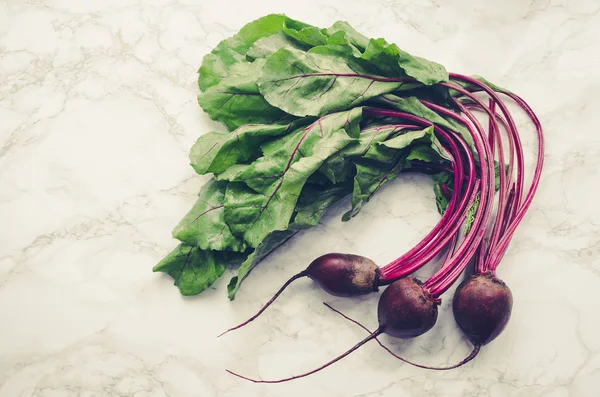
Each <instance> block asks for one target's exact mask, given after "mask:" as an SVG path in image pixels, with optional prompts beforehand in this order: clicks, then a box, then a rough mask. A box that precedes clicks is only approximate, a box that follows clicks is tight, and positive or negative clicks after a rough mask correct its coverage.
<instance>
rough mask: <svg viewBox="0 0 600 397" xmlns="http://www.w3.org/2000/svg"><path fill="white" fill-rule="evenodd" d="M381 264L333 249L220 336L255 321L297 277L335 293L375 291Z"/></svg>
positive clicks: (357, 293) (355, 293)
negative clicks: (307, 279) (253, 313)
mask: <svg viewBox="0 0 600 397" xmlns="http://www.w3.org/2000/svg"><path fill="white" fill-rule="evenodd" d="M379 275H380V272H379V267H378V266H377V265H376V264H375V262H373V261H372V260H370V259H369V258H365V257H364V256H360V255H352V254H339V253H331V254H326V255H322V256H320V257H318V258H317V259H315V260H314V261H312V263H311V264H310V265H309V266H308V267H307V268H306V269H305V270H303V271H301V272H300V273H298V274H296V275H294V276H292V277H291V278H290V279H289V280H287V281H286V282H285V283H284V284H283V286H282V287H281V288H280V289H279V291H277V292H276V293H275V295H273V297H272V298H271V299H270V300H269V301H268V302H267V303H265V304H264V306H263V307H262V308H261V309H260V310H259V311H258V312H257V313H256V314H255V315H253V316H252V317H250V318H249V319H248V320H246V321H244V322H243V323H241V324H238V325H236V326H235V327H232V328H229V329H228V330H226V331H225V332H223V333H222V334H221V335H219V336H223V335H225V334H226V333H228V332H230V331H233V330H236V329H239V328H241V327H243V326H245V325H247V324H248V323H250V322H252V321H254V320H255V319H256V318H257V317H258V316H260V315H261V314H262V312H264V311H265V310H266V309H267V307H269V306H270V305H271V304H272V303H273V302H275V299H277V297H279V295H281V293H282V292H283V291H284V290H285V289H286V288H287V287H288V286H289V285H290V284H291V283H293V282H294V281H295V280H297V279H299V278H303V277H309V278H310V279H312V280H313V281H315V282H316V283H317V284H319V285H320V286H321V288H323V289H324V290H325V291H327V292H329V293H330V294H332V295H336V296H357V295H363V294H368V293H370V292H376V291H377V290H378V286H379Z"/></svg>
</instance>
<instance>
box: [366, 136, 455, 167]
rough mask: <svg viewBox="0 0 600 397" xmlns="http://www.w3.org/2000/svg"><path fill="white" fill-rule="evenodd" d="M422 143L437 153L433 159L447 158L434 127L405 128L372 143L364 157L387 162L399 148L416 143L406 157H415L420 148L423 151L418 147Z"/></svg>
mask: <svg viewBox="0 0 600 397" xmlns="http://www.w3.org/2000/svg"><path fill="white" fill-rule="evenodd" d="M421 144H426V145H427V147H429V148H430V149H431V151H432V153H435V156H436V157H435V158H432V159H431V161H436V162H441V161H443V160H444V159H445V158H446V153H445V152H444V149H443V148H442V145H441V143H440V142H439V141H438V139H437V138H436V136H435V134H434V132H433V127H427V128H425V129H422V130H404V131H401V133H400V134H398V135H397V136H395V137H393V138H391V139H387V140H385V141H382V142H375V143H373V144H371V146H370V147H369V149H368V150H367V152H366V153H365V155H364V156H363V157H364V158H366V159H371V160H377V161H380V162H383V163H387V162H389V161H392V159H393V158H394V156H395V155H396V153H397V152H398V150H401V149H406V148H407V147H409V146H411V145H415V147H412V148H411V150H410V151H408V152H406V153H405V158H406V159H407V160H408V157H409V156H411V157H413V158H414V157H415V156H417V155H418V151H419V150H420V151H421V152H422V151H423V150H422V149H418V147H417V145H418V146H422V145H421Z"/></svg>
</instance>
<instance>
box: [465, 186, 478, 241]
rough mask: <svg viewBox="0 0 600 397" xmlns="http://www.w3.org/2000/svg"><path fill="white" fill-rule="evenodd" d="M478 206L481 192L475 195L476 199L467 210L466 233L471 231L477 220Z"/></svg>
mask: <svg viewBox="0 0 600 397" xmlns="http://www.w3.org/2000/svg"><path fill="white" fill-rule="evenodd" d="M477 208H479V193H477V196H475V201H473V204H471V206H470V207H469V209H468V210H467V215H466V217H465V218H466V219H465V234H467V233H469V231H470V230H471V226H473V222H475V213H476V212H477Z"/></svg>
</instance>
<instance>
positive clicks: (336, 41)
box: [327, 30, 362, 58]
mask: <svg viewBox="0 0 600 397" xmlns="http://www.w3.org/2000/svg"><path fill="white" fill-rule="evenodd" d="M327 45H328V46H329V47H333V46H342V47H345V48H346V49H347V50H346V51H344V52H346V53H347V52H349V53H350V54H352V55H353V56H354V57H356V58H360V57H361V55H362V52H361V50H359V49H358V47H357V46H356V45H355V44H354V43H353V42H352V41H351V40H350V39H349V38H348V36H347V34H346V32H344V31H342V30H340V31H337V32H335V33H334V34H332V35H331V36H329V37H328V38H327Z"/></svg>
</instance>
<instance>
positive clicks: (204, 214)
mask: <svg viewBox="0 0 600 397" xmlns="http://www.w3.org/2000/svg"><path fill="white" fill-rule="evenodd" d="M226 187H227V183H226V182H218V181H215V180H211V181H209V182H208V183H207V184H205V185H204V186H203V187H202V189H201V190H200V193H199V194H198V200H197V201H196V203H195V204H194V206H193V207H192V209H191V210H190V211H189V212H188V213H187V215H186V216H185V217H184V218H183V219H182V220H181V221H180V222H179V224H178V225H177V226H176V227H175V229H174V230H173V233H172V234H173V237H175V238H176V239H178V240H179V241H181V242H183V243H186V244H189V245H194V246H197V247H200V248H201V249H203V250H215V251H238V252H241V251H244V250H245V249H246V244H244V241H243V240H242V239H240V238H239V237H236V236H234V235H233V234H232V233H231V231H230V230H229V226H227V224H226V223H225V218H224V212H225V208H224V200H225V189H226Z"/></svg>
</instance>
